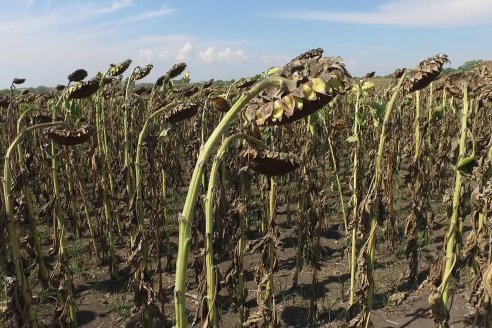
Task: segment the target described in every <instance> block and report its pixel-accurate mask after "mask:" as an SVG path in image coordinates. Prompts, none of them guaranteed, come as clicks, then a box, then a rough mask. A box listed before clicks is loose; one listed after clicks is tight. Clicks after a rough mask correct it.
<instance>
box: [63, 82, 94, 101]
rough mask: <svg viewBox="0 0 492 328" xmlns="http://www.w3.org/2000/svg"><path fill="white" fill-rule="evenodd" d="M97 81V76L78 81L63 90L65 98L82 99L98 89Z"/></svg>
mask: <svg viewBox="0 0 492 328" xmlns="http://www.w3.org/2000/svg"><path fill="white" fill-rule="evenodd" d="M99 83H100V80H99V78H92V79H90V80H89V81H81V82H78V83H77V84H74V85H72V86H70V87H69V88H68V89H66V90H65V96H66V97H67V99H83V98H87V97H90V96H91V95H92V94H94V93H95V92H97V90H98V89H99Z"/></svg>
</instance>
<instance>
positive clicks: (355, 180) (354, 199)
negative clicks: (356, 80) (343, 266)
mask: <svg viewBox="0 0 492 328" xmlns="http://www.w3.org/2000/svg"><path fill="white" fill-rule="evenodd" d="M360 95H361V86H360V84H359V87H358V88H357V94H356V98H355V110H354V127H353V133H354V134H353V135H354V136H357V137H358V136H359V133H360V131H359V128H360V127H359V123H358V122H357V117H358V116H359V107H360ZM359 149H360V142H359V139H357V141H356V144H355V150H354V160H353V166H354V167H353V177H352V189H353V195H352V202H353V205H352V206H353V213H352V216H353V217H354V220H355V218H356V215H357V207H358V206H359V194H358V188H359V186H358V181H359V176H358V175H359V157H358V156H359ZM353 225H354V226H353V227H352V240H351V246H350V250H351V252H350V296H349V305H352V304H354V300H355V268H356V264H357V257H356V250H357V226H356V223H355V222H354V223H353Z"/></svg>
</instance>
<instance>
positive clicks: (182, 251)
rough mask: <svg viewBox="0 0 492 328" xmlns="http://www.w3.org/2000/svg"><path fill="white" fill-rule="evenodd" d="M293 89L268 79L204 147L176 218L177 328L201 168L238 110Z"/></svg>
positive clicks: (183, 320)
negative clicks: (276, 88)
mask: <svg viewBox="0 0 492 328" xmlns="http://www.w3.org/2000/svg"><path fill="white" fill-rule="evenodd" d="M283 84H289V85H292V81H289V80H286V79H284V78H281V77H270V78H268V79H265V80H263V81H261V82H259V83H257V84H256V85H255V86H253V87H252V88H251V90H249V91H248V92H246V93H244V94H243V95H242V96H241V97H240V98H239V99H238V101H236V103H235V104H234V105H233V106H232V108H231V109H230V110H229V112H227V114H225V115H224V117H223V118H222V120H221V121H220V123H219V124H218V125H217V127H216V128H215V130H214V131H213V132H212V134H211V135H210V137H209V138H208V140H207V142H206V143H205V144H204V146H203V148H202V150H201V151H200V154H199V155H198V160H197V162H196V165H195V169H194V170H193V175H192V177H191V181H190V186H189V188H188V193H187V195H186V201H185V204H184V207H183V212H182V213H181V215H180V217H179V220H178V221H179V243H178V257H177V260H176V282H175V290H174V298H175V310H176V327H177V328H184V327H187V326H188V316H187V311H186V303H185V291H186V267H187V263H188V255H189V248H190V240H191V237H190V233H191V223H192V220H193V212H194V210H195V206H196V202H197V198H198V195H199V191H200V186H201V176H202V174H203V166H204V165H205V162H206V161H207V160H208V158H209V156H210V154H211V153H212V149H213V148H214V146H215V145H216V144H217V143H218V142H219V140H220V138H221V137H222V135H223V134H224V133H225V132H226V131H227V128H228V127H229V125H230V124H231V123H232V121H233V120H234V119H235V118H236V117H237V115H238V114H239V113H240V111H241V109H242V108H243V107H244V106H245V105H246V104H247V103H248V102H249V101H250V100H251V99H253V98H254V97H256V96H257V95H258V94H259V93H260V92H261V91H262V90H263V89H265V88H266V87H269V86H273V85H283Z"/></svg>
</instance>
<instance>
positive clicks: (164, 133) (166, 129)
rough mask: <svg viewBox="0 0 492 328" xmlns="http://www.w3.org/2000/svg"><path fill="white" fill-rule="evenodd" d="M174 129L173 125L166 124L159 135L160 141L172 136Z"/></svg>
mask: <svg viewBox="0 0 492 328" xmlns="http://www.w3.org/2000/svg"><path fill="white" fill-rule="evenodd" d="M172 128H173V125H172V124H170V123H166V125H165V126H164V128H163V129H162V131H161V133H159V139H162V138H166V137H167V136H168V135H169V134H170V132H171V130H172Z"/></svg>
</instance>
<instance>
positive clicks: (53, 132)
mask: <svg viewBox="0 0 492 328" xmlns="http://www.w3.org/2000/svg"><path fill="white" fill-rule="evenodd" d="M44 132H45V133H46V135H47V136H48V138H50V139H51V140H53V142H55V143H57V144H59V145H65V146H74V145H78V144H81V143H84V142H87V141H89V139H90V138H91V136H92V135H93V134H94V133H95V132H96V129H95V128H94V127H93V126H91V125H83V126H82V127H80V128H79V129H77V130H70V129H65V128H62V127H58V126H51V127H49V128H46V129H45V130H44Z"/></svg>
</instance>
